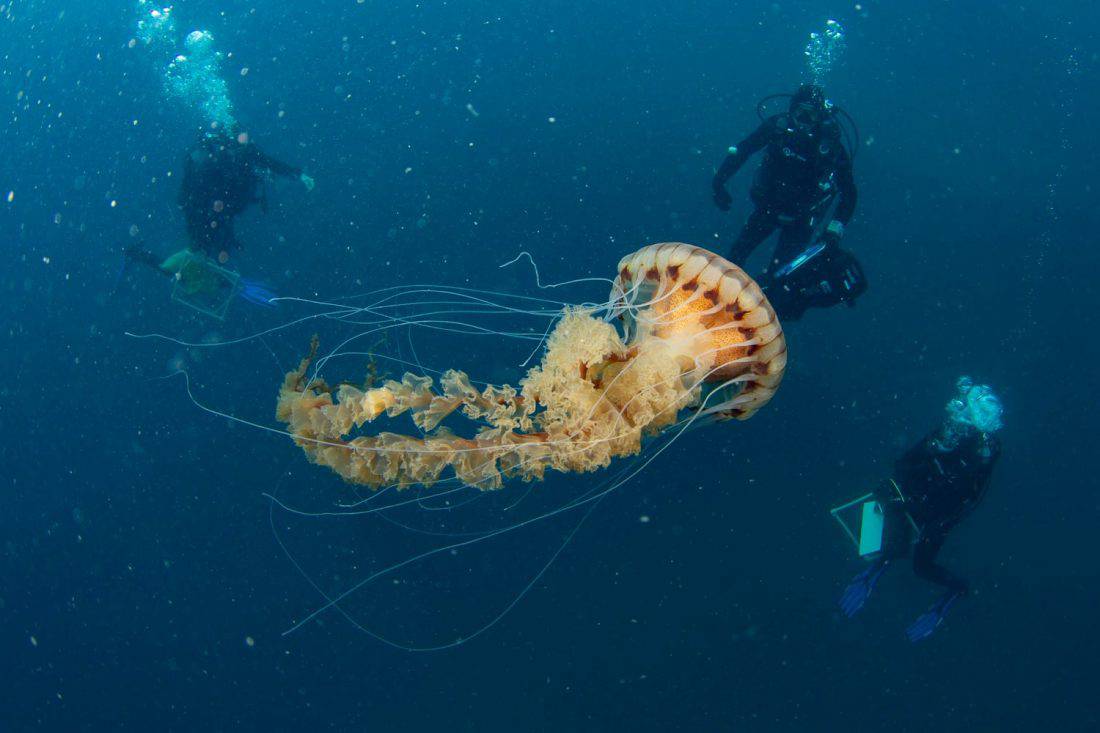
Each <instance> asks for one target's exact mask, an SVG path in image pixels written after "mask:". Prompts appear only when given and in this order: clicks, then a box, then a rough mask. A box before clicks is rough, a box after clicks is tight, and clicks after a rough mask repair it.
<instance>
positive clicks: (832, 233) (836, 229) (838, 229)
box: [821, 219, 844, 247]
mask: <svg viewBox="0 0 1100 733" xmlns="http://www.w3.org/2000/svg"><path fill="white" fill-rule="evenodd" d="M843 236H844V222H842V221H840V220H839V219H833V220H832V221H831V222H829V226H827V227H825V231H824V233H822V235H821V239H822V240H823V241H824V242H825V244H826V245H828V246H830V247H835V246H837V245H838V244H840V239H841V238H842V237H843Z"/></svg>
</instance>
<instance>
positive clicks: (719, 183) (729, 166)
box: [711, 118, 776, 192]
mask: <svg viewBox="0 0 1100 733" xmlns="http://www.w3.org/2000/svg"><path fill="white" fill-rule="evenodd" d="M775 125H776V122H775V120H774V119H772V118H769V119H767V120H764V122H762V123H761V124H760V127H758V128H756V130H754V131H753V133H752V134H751V135H749V136H748V137H747V138H745V139H744V140H742V141H741V142H739V143H738V144H737V145H735V146H734V147H732V148H730V150H729V155H727V156H726V158H725V160H723V161H722V165H720V166H718V171H717V172H716V173H715V174H714V180H713V181H712V182H711V184H712V185H713V187H714V190H715V192H718V191H720V190H721V191H724V190H725V188H726V181H728V180H729V179H730V178H733V176H734V174H735V173H737V171H738V170H740V169H741V166H743V165H744V164H745V162H746V161H747V160H748V159H749V158H751V157H752V156H753V155H754V154H756V153H758V152H759V151H760V150H762V149H763V148H764V146H765V145H767V144H768V141H769V140H770V139H771V136H772V134H773V133H774V132H775Z"/></svg>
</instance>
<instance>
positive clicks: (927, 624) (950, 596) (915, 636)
mask: <svg viewBox="0 0 1100 733" xmlns="http://www.w3.org/2000/svg"><path fill="white" fill-rule="evenodd" d="M961 597H962V593H961V592H960V591H957V590H953V591H948V592H947V593H945V594H943V596H941V597H940V599H939V600H938V601H936V602H935V603H933V604H932V607H931V608H929V609H928V610H927V611H925V612H924V613H922V614H921V615H920V616H919V617H918V618H917V620H916V621H914V622H913V623H912V624H911V625H910V626H909V628H908V629H906V630H905V635H906V636H907V637H908V638H909V641H911V642H913V643H916V642H918V641H920V640H921V639H927V638H928V637H929V636H931V635H932V632H933V631H935V630H936V629H938V628H939V627H940V624H942V623H943V617H944V616H945V615H947V612H948V611H949V610H951V607H952V606H953V605H955V601H957V600H959V598H961Z"/></svg>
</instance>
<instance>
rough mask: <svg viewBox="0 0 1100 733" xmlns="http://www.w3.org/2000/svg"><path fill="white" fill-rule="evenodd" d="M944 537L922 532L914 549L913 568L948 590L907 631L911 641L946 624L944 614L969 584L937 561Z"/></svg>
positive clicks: (965, 590)
mask: <svg viewBox="0 0 1100 733" xmlns="http://www.w3.org/2000/svg"><path fill="white" fill-rule="evenodd" d="M943 539H944V535H943V533H942V532H938V533H934V534H929V535H924V534H922V536H921V537H920V538H919V539H918V540H917V545H916V547H915V548H914V550H913V571H914V572H915V573H916V574H917V575H918V576H919V577H921V578H924V579H925V580H928V581H931V582H933V583H936V584H937V585H942V586H943V587H944V588H946V589H947V590H946V591H944V593H943V595H941V596H940V597H939V598H938V599H936V602H935V603H933V604H932V607H931V608H929V609H928V610H927V611H925V612H924V613H922V614H921V615H920V616H918V617H917V620H916V621H914V622H913V623H912V624H910V625H909V628H907V629H906V630H905V635H906V636H907V637H908V638H909V641H912V642H917V641H920V640H921V639H925V638H927V637H929V636H931V635H932V632H934V631H935V630H936V629H938V628H939V626H940V624H942V623H943V618H944V616H945V615H946V614H947V612H948V611H949V610H950V609H951V607H952V606H953V605H955V601H957V600H959V599H960V598H962V597H963V596H964V595H966V593H967V591H968V590H969V587H970V586H969V584H968V583H967V582H966V581H965V580H963V579H962V578H959V577H957V576H955V575H953V574H952V573H951V572H950V571H949V570H947V568H945V567H943V566H942V565H937V564H936V554H937V553H938V552H939V551H940V547H942V546H943Z"/></svg>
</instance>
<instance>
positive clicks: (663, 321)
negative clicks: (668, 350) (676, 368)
mask: <svg viewBox="0 0 1100 733" xmlns="http://www.w3.org/2000/svg"><path fill="white" fill-rule="evenodd" d="M613 297H614V298H616V300H618V301H619V302H621V303H622V304H623V305H625V306H626V312H625V314H624V315H625V317H626V318H627V319H629V320H630V321H632V322H633V326H634V328H635V329H636V330H637V333H636V334H633V337H634V338H643V337H646V336H651V337H655V338H659V339H662V340H664V341H667V342H669V343H670V344H671V345H672V347H673V349H674V350H675V351H676V352H677V353H678V354H680V355H681V356H682V357H683V358H685V359H690V360H691V362H693V363H694V366H695V368H696V369H698V370H700V371H701V372H702V374H703V379H704V381H706V382H725V381H728V380H731V379H737V380H738V381H739V382H741V383H742V384H743V385H744V388H743V390H742V394H746V393H751V392H756V394H755V395H750V396H751V397H752V399H751V400H748V399H746V400H741V402H742V403H745V402H748V403H749V407H750V408H751V409H750V410H748V411H747V414H746V411H741V412H738V413H737V415H736V416H738V417H747V416H748V414H751V413H752V412H755V410H756V409H758V408H759V407H760V406H762V405H763V404H764V403H765V402H767V400H768V399H770V398H771V395H772V394H773V393H774V392H775V388H776V387H778V385H779V382H780V380H781V379H782V377H783V371H784V369H785V367H786V359H787V347H786V341H785V339H784V338H783V329H782V327H781V326H780V324H779V320H778V319H777V318H776V315H775V311H774V310H773V309H772V307H771V304H770V303H768V301H767V298H766V297H764V294H763V292H761V290H760V287H759V286H758V285H757V284H756V283H755V282H754V281H753V279H752V278H751V277H749V276H748V275H747V274H745V272H744V271H743V270H742V269H741V268H739V267H738V266H737V265H734V264H733V263H732V262H729V261H728V260H726V259H725V258H723V257H719V256H718V255H716V254H714V253H713V252H709V251H707V250H705V249H702V248H700V247H694V246H691V245H687V244H680V243H664V244H653V245H650V246H648V247H643V248H642V249H640V250H638V251H637V252H635V253H633V254H631V255H628V256H627V257H625V258H623V260H622V261H621V262H620V263H619V278H618V281H617V283H616V287H615V290H614V292H613Z"/></svg>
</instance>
